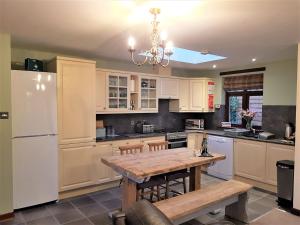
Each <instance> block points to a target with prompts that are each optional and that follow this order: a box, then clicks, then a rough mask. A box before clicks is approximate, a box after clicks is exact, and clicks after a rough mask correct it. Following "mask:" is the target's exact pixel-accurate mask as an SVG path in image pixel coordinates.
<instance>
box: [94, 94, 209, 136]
mask: <svg viewBox="0 0 300 225" xmlns="http://www.w3.org/2000/svg"><path fill="white" fill-rule="evenodd" d="M96 118H97V120H103V121H104V124H105V125H106V126H113V127H114V128H115V131H116V133H119V134H122V133H134V126H132V125H131V121H134V123H136V122H137V121H142V120H146V121H147V122H149V123H151V124H154V125H155V127H156V128H158V129H166V130H183V129H184V121H185V119H188V118H195V119H201V118H204V113H172V112H169V100H163V99H161V100H159V113H137V114H110V115H104V114H101V115H97V116H96Z"/></svg>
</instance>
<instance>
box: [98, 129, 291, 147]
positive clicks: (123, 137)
mask: <svg viewBox="0 0 300 225" xmlns="http://www.w3.org/2000/svg"><path fill="white" fill-rule="evenodd" d="M185 132H186V133H204V132H206V133H207V134H210V135H215V136H222V137H230V138H237V139H243V140H251V141H261V142H267V143H273V144H282V145H289V146H295V143H290V142H287V141H285V140H284V139H283V138H281V139H280V138H275V139H269V140H262V139H258V138H254V137H244V136H234V135H230V134H226V133H225V132H224V131H222V130H203V131H198V130H189V131H185ZM165 135H166V132H156V133H149V134H139V133H131V134H121V135H117V136H114V137H105V138H96V142H105V141H119V140H128V139H136V138H148V137H159V136H165Z"/></svg>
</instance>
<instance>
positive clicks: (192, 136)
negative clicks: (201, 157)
mask: <svg viewBox="0 0 300 225" xmlns="http://www.w3.org/2000/svg"><path fill="white" fill-rule="evenodd" d="M202 140H203V134H202V133H189V134H188V144H187V145H188V148H190V149H194V150H200V148H201V144H202Z"/></svg>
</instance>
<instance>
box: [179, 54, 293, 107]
mask: <svg viewBox="0 0 300 225" xmlns="http://www.w3.org/2000/svg"><path fill="white" fill-rule="evenodd" d="M255 67H266V71H265V72H264V96H263V97H264V99H263V104H264V105H296V88H297V87H296V86H297V59H291V60H286V61H279V62H272V63H267V64H255V65H253V64H251V65H248V66H244V67H238V68H231V69H227V70H226V71H230V70H240V69H249V68H255ZM178 71H180V72H179V73H184V72H185V71H184V70H179V69H178V70H177V71H176V72H178ZM220 72H221V71H213V70H208V71H201V72H199V71H198V73H197V71H194V72H192V71H190V74H191V75H192V76H197V77H199V76H204V77H212V78H214V79H215V80H216V82H217V85H216V104H225V93H224V91H223V78H222V77H221V76H220V75H219V74H220ZM177 75H178V74H177Z"/></svg>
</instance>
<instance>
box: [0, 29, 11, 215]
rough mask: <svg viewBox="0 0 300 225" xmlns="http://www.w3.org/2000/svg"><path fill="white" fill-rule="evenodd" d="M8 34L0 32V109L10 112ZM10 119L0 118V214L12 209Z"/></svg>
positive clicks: (9, 52)
mask: <svg viewBox="0 0 300 225" xmlns="http://www.w3.org/2000/svg"><path fill="white" fill-rule="evenodd" d="M10 64H11V48H10V35H8V34H3V33H0V111H1V112H9V113H10V112H11V100H10V99H11V98H10ZM12 188H13V186H12V146H11V119H9V120H0V215H3V214H6V213H10V212H12V211H13V206H12Z"/></svg>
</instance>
